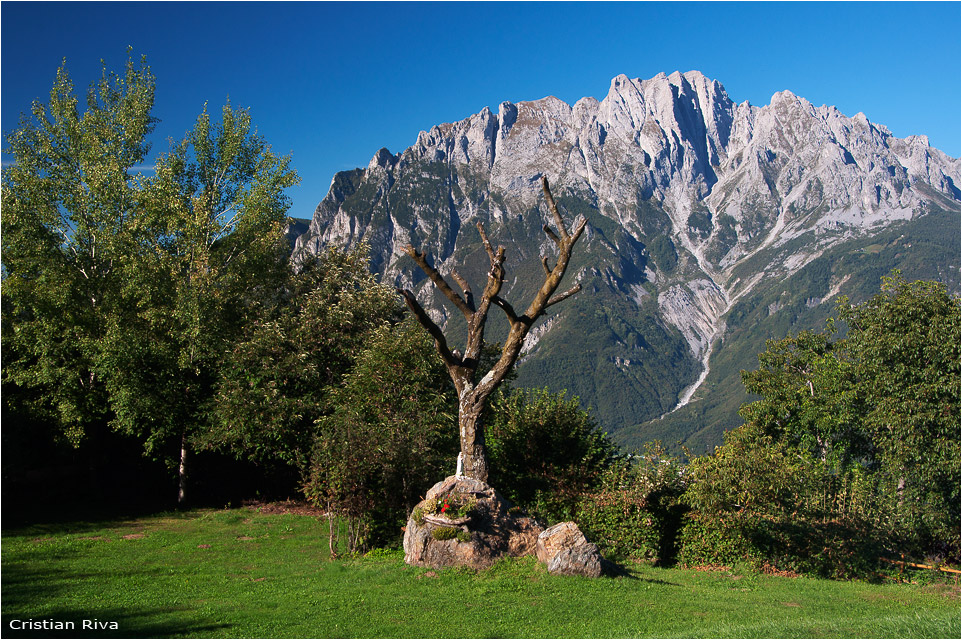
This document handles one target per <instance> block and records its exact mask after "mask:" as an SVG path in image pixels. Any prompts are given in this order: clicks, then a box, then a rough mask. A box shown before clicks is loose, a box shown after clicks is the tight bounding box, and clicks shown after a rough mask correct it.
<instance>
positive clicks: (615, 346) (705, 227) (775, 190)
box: [296, 71, 962, 429]
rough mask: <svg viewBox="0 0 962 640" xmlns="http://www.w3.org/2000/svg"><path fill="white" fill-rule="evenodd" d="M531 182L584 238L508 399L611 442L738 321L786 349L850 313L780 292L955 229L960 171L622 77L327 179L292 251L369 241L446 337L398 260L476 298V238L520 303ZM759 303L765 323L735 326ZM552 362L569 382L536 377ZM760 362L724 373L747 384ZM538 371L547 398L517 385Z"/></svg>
mask: <svg viewBox="0 0 962 640" xmlns="http://www.w3.org/2000/svg"><path fill="white" fill-rule="evenodd" d="M541 175H546V176H547V177H548V178H549V180H550V181H551V183H552V185H553V186H554V187H555V197H556V198H557V199H558V203H559V204H560V205H561V206H562V208H563V209H564V210H565V215H566V216H567V215H571V216H576V215H584V216H585V218H586V219H587V220H588V227H587V228H586V232H585V242H584V246H583V252H584V253H583V254H580V255H581V257H579V258H578V261H579V262H578V263H577V265H578V266H574V268H573V271H572V273H573V276H572V278H573V279H574V280H576V281H577V282H579V283H581V284H582V290H583V292H584V294H583V295H582V296H578V297H576V299H575V300H574V301H573V302H572V303H571V305H569V306H565V305H559V306H558V311H557V312H556V314H555V315H552V317H551V318H549V319H548V320H547V322H546V323H545V324H544V325H542V326H543V327H544V328H543V329H541V330H540V332H537V333H533V334H532V335H534V336H536V337H537V340H533V341H532V343H531V344H529V345H527V348H528V353H527V355H526V356H525V360H524V363H525V364H522V365H521V367H520V369H519V381H520V383H524V384H528V385H530V386H544V385H545V384H552V385H555V386H556V388H558V389H560V388H564V387H567V388H568V389H569V391H571V393H572V394H574V395H579V396H581V398H582V400H583V401H585V402H586V403H589V404H591V405H593V406H595V407H596V408H598V414H599V418H600V419H601V421H602V422H603V423H604V424H606V425H608V426H609V427H610V428H612V429H618V428H620V427H624V426H627V425H630V424H637V423H639V422H642V421H644V420H646V419H648V418H653V417H657V416H658V415H661V414H663V413H666V412H668V411H670V410H672V408H673V407H674V406H675V405H676V404H679V403H682V404H683V403H685V402H688V401H689V400H690V399H691V398H692V397H694V394H695V393H696V390H698V389H699V386H698V385H700V384H701V382H702V381H703V380H704V379H705V378H704V376H707V375H709V371H710V369H711V366H710V365H711V364H712V362H713V360H712V359H713V358H714V357H715V355H714V354H715V353H716V352H718V351H724V350H725V349H727V348H729V347H728V346H727V345H728V341H730V340H737V336H736V333H737V331H738V330H741V331H743V332H744V331H747V329H746V327H745V326H744V325H742V326H741V329H739V328H738V327H739V323H743V322H744V318H746V317H749V316H751V317H752V318H754V319H755V320H757V321H758V322H762V321H763V320H764V319H766V318H768V317H769V316H772V315H775V316H777V317H780V316H778V314H779V313H780V311H779V310H780V309H782V308H783V307H786V308H788V309H789V311H788V312H786V313H789V316H787V318H790V319H785V320H784V321H780V322H781V324H778V325H777V326H778V327H780V330H784V329H785V327H788V326H792V325H791V323H792V322H794V321H795V320H794V319H795V318H800V317H803V316H804V315H805V313H807V310H809V309H814V308H816V307H817V306H818V305H820V304H823V303H829V304H830V302H829V298H831V297H832V295H834V294H832V295H829V292H830V291H836V292H838V291H841V292H842V293H846V294H849V293H851V292H852V289H851V287H853V286H854V285H853V284H852V283H854V282H856V281H857V279H848V280H846V279H845V278H846V276H847V275H849V274H847V273H841V272H838V273H836V272H835V270H836V267H835V266H834V265H835V262H833V260H826V261H824V264H822V265H821V266H820V267H819V268H820V269H821V270H820V271H817V274H819V275H818V278H819V279H818V282H819V284H818V286H817V287H814V288H813V289H812V290H811V292H810V293H809V294H806V297H805V298H804V299H802V300H801V301H796V302H797V304H796V302H791V299H792V296H793V295H794V294H793V293H792V292H793V291H794V289H793V287H795V285H794V284H792V282H794V281H793V280H791V279H792V278H793V277H795V274H797V273H800V272H802V271H803V270H805V269H806V268H807V265H810V264H820V263H818V262H817V261H818V260H819V258H820V256H825V255H835V254H832V253H831V252H833V251H839V252H840V253H838V254H837V256H840V257H839V258H838V260H840V262H838V264H844V265H849V264H862V263H865V264H870V265H875V263H876V261H877V260H876V258H877V257H878V256H879V255H882V254H885V255H888V254H886V252H889V249H888V247H889V246H890V245H891V247H892V248H891V251H890V252H889V253H891V254H892V255H893V256H895V255H903V256H904V255H908V254H909V253H911V251H910V249H911V247H910V246H909V245H906V246H902V245H901V244H900V242H901V241H899V240H891V239H887V240H885V241H884V242H882V241H876V240H871V241H870V240H869V239H870V238H875V237H876V236H877V235H878V234H879V233H881V232H882V231H884V230H885V229H888V228H890V226H891V225H893V224H895V223H899V224H901V225H903V226H902V227H900V229H901V228H904V225H905V224H908V223H914V222H915V221H917V220H919V219H924V218H925V217H926V216H929V215H930V214H931V213H933V212H941V215H943V218H940V219H939V220H940V222H939V224H948V223H947V222H945V220H946V219H948V220H952V219H954V220H955V224H956V226H957V224H958V218H959V200H960V191H959V186H960V184H962V179H960V161H959V160H958V159H953V158H949V157H948V156H946V155H945V154H943V153H941V152H939V151H937V150H934V149H932V148H931V147H929V146H928V139H927V138H926V137H924V136H913V137H909V138H906V139H904V140H900V139H897V138H894V137H893V136H892V135H891V134H890V133H889V132H888V130H887V129H885V128H884V127H882V126H881V125H876V124H873V123H871V122H870V121H869V120H868V118H867V117H866V116H865V115H864V114H858V115H856V116H854V117H851V118H849V117H846V116H845V115H844V114H842V113H841V112H839V111H838V109H836V108H834V107H819V108H815V107H813V106H812V105H811V103H810V102H809V101H808V100H806V99H804V98H801V97H799V96H796V95H795V94H794V93H792V92H791V91H787V90H786V91H780V92H777V93H776V94H775V95H773V96H772V100H771V103H770V104H768V105H766V106H762V107H755V106H752V105H750V104H748V103H747V102H743V103H741V104H739V105H736V104H735V103H734V102H733V101H732V100H731V99H730V98H729V96H728V94H727V93H726V91H725V89H724V87H723V86H722V85H721V83H719V82H718V81H716V80H712V79H709V78H707V77H706V76H705V75H704V74H702V73H701V72H699V71H687V72H685V73H681V72H679V71H675V72H673V73H671V74H670V75H666V74H664V73H661V74H658V75H657V76H655V77H653V78H650V79H648V80H641V79H638V78H635V79H630V78H629V77H628V76H627V75H625V74H619V75H617V76H615V77H614V78H612V80H611V84H610V88H609V91H608V94H607V95H606V96H605V97H604V98H603V99H602V100H600V101H599V100H595V99H594V98H582V99H581V100H578V101H577V102H576V103H575V105H574V106H569V105H568V104H566V103H565V102H563V101H562V100H559V99H558V98H556V97H554V96H547V97H544V98H541V99H538V100H531V101H522V102H518V103H511V102H502V103H501V104H500V105H499V108H498V112H497V114H494V113H492V111H491V110H490V109H488V108H484V109H481V110H480V111H479V112H478V113H476V114H474V115H472V116H470V117H468V118H465V119H463V120H461V121H459V122H454V123H445V124H439V125H437V126H434V127H432V128H430V129H429V130H428V131H423V132H421V133H420V134H419V135H418V138H417V142H416V143H415V144H414V145H412V146H411V147H409V148H408V149H405V150H403V151H401V152H400V153H399V154H396V155H392V154H391V153H390V152H389V151H388V150H387V149H381V150H380V151H378V152H377V153H376V154H375V156H374V157H373V158H372V160H371V162H370V163H369V165H368V167H367V169H359V170H356V171H354V172H345V173H343V174H338V176H336V177H335V180H334V181H333V182H332V187H331V190H330V191H329V192H328V194H327V196H325V198H324V200H322V201H321V203H320V204H319V205H318V207H317V210H316V211H315V214H314V219H313V221H312V223H311V225H310V228H309V230H308V231H307V232H306V233H305V234H304V235H302V236H301V237H299V238H298V240H297V249H296V251H299V252H306V253H315V252H317V251H319V250H320V249H321V248H322V247H323V246H326V245H332V244H333V245H337V246H342V247H344V246H351V245H353V244H355V243H357V242H360V241H366V242H368V243H369V244H370V246H371V252H372V255H371V263H372V265H373V267H374V268H375V269H377V271H378V272H379V273H380V277H381V279H382V280H383V281H385V282H388V283H391V284H394V285H398V284H403V285H404V286H406V287H408V288H411V289H412V290H415V291H416V292H418V294H419V297H420V298H422V299H423V301H424V303H425V304H426V305H428V306H429V307H430V308H431V313H433V314H435V315H436V317H437V319H438V321H439V322H440V323H441V324H445V323H446V322H447V321H448V320H450V321H451V322H457V320H456V316H457V314H455V315H454V316H452V315H451V314H450V311H449V310H447V309H445V307H444V306H443V305H442V304H439V303H437V301H436V300H433V299H432V296H433V295H434V294H433V289H432V288H431V285H430V283H429V282H428V281H426V280H425V279H424V275H423V274H421V273H420V272H418V271H417V270H416V268H415V267H414V265H413V264H412V263H411V262H410V260H408V259H406V258H405V257H404V256H405V253H404V251H403V250H402V247H403V246H404V245H406V244H411V245H413V246H415V247H417V248H419V250H422V251H428V252H430V253H431V254H432V255H433V256H435V257H436V268H438V269H439V270H440V271H442V272H447V271H448V270H450V269H452V268H455V267H457V268H458V269H459V270H460V269H462V268H463V269H464V272H463V273H461V275H463V276H464V277H465V278H466V279H467V280H468V281H469V282H474V280H473V279H474V278H476V279H478V281H479V282H483V280H484V277H485V274H484V273H483V272H478V273H472V272H471V265H475V266H476V263H477V260H476V258H477V251H478V247H477V246H474V245H472V242H475V244H476V238H477V236H473V237H474V240H473V241H472V240H471V237H472V236H471V234H470V233H464V232H463V231H462V230H463V229H465V228H466V227H465V225H467V226H468V227H469V228H470V227H473V226H474V223H475V222H482V223H483V224H484V225H485V227H486V228H487V229H488V233H489V235H490V237H491V239H492V241H495V242H498V243H503V244H504V245H505V246H506V249H507V251H508V255H510V256H511V258H510V260H511V261H513V262H512V276H518V279H517V280H514V281H512V282H510V283H509V282H506V283H505V296H506V299H507V298H510V297H512V296H517V297H525V296H527V295H528V294H531V293H533V292H531V291H528V290H527V289H526V287H528V286H529V284H530V283H528V282H527V279H526V278H527V277H526V275H525V274H529V273H539V272H540V270H541V269H542V265H541V262H540V258H541V255H546V256H548V257H549V259H550V255H551V253H550V252H551V250H552V244H551V243H550V242H546V241H545V237H544V235H543V232H542V231H541V228H542V225H543V224H544V222H546V220H545V219H543V216H544V205H543V196H542V194H541V189H540V187H539V181H538V178H539V176H541ZM945 212H948V213H945ZM953 216H954V218H953ZM566 219H567V218H566ZM899 233H902V231H899ZM926 233H928V232H926ZM938 235H939V234H937V233H936V234H934V235H933V236H932V237H936V236H938ZM942 236H945V234H942ZM892 237H894V238H898V237H899V236H897V235H895V236H892ZM927 237H928V236H927ZM943 239H945V238H943ZM945 241H946V242H950V241H951V238H947V239H945ZM845 243H850V244H851V243H855V244H853V245H852V246H850V247H849V245H846V244H845ZM914 244H916V245H918V246H923V245H925V243H914ZM843 245H844V246H847V247H849V248H846V249H844V250H843V249H839V248H838V247H842V246H843ZM866 246H871V247H873V249H872V253H865V252H863V251H861V248H862V247H866ZM877 246H878V247H883V249H879V250H878V252H875V251H876V247H877ZM925 246H927V245H925ZM940 255H941V254H940ZM852 256H855V257H854V258H853V257H852ZM860 256H861V257H860ZM872 256H875V257H872ZM946 256H949V257H940V258H939V259H938V260H928V261H927V263H928V264H930V266H931V268H932V269H936V270H938V269H941V268H942V267H945V269H944V274H943V271H937V272H936V273H935V275H940V274H941V276H942V277H944V278H950V277H951V278H955V280H957V279H958V247H957V246H956V247H955V249H954V253H952V252H947V253H946ZM951 256H954V257H951ZM862 258H864V260H863V259H862ZM892 259H893V260H894V258H892ZM859 260H861V262H859ZM952 260H954V262H952ZM481 262H484V261H483V260H482V261H481ZM886 264H888V263H886ZM946 265H947V266H946ZM878 268H881V267H878V266H877V265H876V266H873V267H872V269H875V270H874V271H873V270H872V269H869V272H870V273H871V277H872V278H874V279H875V282H872V283H870V286H874V287H877V279H878V276H877V270H878ZM826 274H827V275H826ZM823 276H824V277H823ZM823 280H824V281H823ZM810 281H811V279H809V280H806V281H805V282H810ZM845 282H848V283H849V284H847V285H845V286H843V283H845ZM805 286H806V287H808V286H809V285H808V284H806V285H805ZM859 286H860V287H863V290H864V287H865V286H866V285H865V283H864V282H862V284H859ZM806 290H807V289H806ZM783 292H784V293H783ZM582 300H583V301H582ZM432 301H433V303H432ZM762 301H764V305H765V309H768V311H765V313H762V311H759V310H757V309H755V308H754V307H752V305H754V304H762ZM790 302H791V303H790ZM786 305H787V306H786ZM792 305H795V306H792ZM813 313H814V312H813ZM752 314H754V315H752ZM759 314H760V315H759ZM772 322H774V320H773V321H772ZM452 326H453V325H452ZM766 326H768V325H766ZM772 326H774V325H772ZM804 328H807V327H804ZM766 330H767V329H766ZM733 332H735V333H733ZM492 339H495V340H496V339H499V338H498V336H495V335H493V336H492ZM552 345H553V346H552ZM561 352H563V353H565V354H567V355H564V356H563V357H564V358H566V359H570V360H572V362H574V361H575V360H576V361H577V365H576V366H575V365H572V366H569V367H566V368H565V370H564V371H558V370H557V369H551V365H550V364H549V360H550V358H551V354H552V353H554V354H555V355H557V354H558V353H561ZM757 353H758V351H755V352H754V353H751V354H748V355H747V356H746V357H743V358H742V359H741V360H738V365H739V366H740V367H745V368H749V367H751V366H753V365H754V360H753V358H754V356H755V354H757ZM727 362H729V365H726V366H729V368H731V366H732V365H731V364H730V363H731V362H733V360H728V361H727ZM549 369H551V371H552V376H551V377H550V378H547V379H543V378H538V377H537V375H536V374H535V373H533V372H536V371H548V370H549ZM734 370H735V371H737V370H738V367H736V368H735V369H734ZM586 372H590V373H586ZM699 393H701V391H699ZM609 396H617V398H621V399H622V400H613V399H612V398H611V397H609Z"/></svg>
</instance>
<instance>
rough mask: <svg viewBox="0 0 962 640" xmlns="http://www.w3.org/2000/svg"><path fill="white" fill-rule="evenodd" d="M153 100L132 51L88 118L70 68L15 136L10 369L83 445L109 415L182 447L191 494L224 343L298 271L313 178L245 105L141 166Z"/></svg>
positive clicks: (10, 187) (7, 172) (9, 189)
mask: <svg viewBox="0 0 962 640" xmlns="http://www.w3.org/2000/svg"><path fill="white" fill-rule="evenodd" d="M153 95H154V77H153V75H152V74H151V72H150V69H149V68H148V67H147V66H146V62H145V61H144V60H141V64H140V66H139V67H138V66H136V65H135V64H134V63H133V61H128V63H127V69H126V73H125V75H124V76H123V77H118V76H116V75H114V74H111V73H109V72H107V71H106V69H105V70H104V73H103V76H102V78H101V80H100V81H99V83H97V84H96V85H94V86H93V87H92V88H91V90H90V92H89V93H88V98H87V104H86V110H85V111H84V112H83V114H81V112H80V108H79V105H80V101H79V100H78V98H77V97H76V96H75V94H74V90H73V85H72V83H71V82H70V79H69V75H68V74H67V72H66V68H65V67H64V68H61V70H60V71H59V72H58V74H57V81H56V83H55V85H54V88H53V91H52V92H51V98H50V103H49V105H48V106H44V105H42V104H36V105H34V108H33V116H34V118H33V121H30V120H27V119H25V120H24V121H23V122H22V123H21V126H20V127H19V128H18V129H17V131H15V132H14V133H13V134H11V136H9V138H8V143H9V145H10V152H11V153H12V155H13V156H14V158H15V161H16V163H15V164H14V165H13V166H12V167H10V168H6V169H4V174H3V176H4V177H3V209H4V215H3V261H4V262H3V264H4V271H5V278H4V331H5V336H4V342H5V348H6V347H7V346H10V347H12V353H13V354H15V355H14V357H13V360H12V362H5V365H10V366H5V368H4V376H5V377H6V376H9V379H10V380H11V381H13V382H15V383H16V384H17V385H19V386H21V387H33V388H39V389H42V391H43V395H44V396H46V397H48V398H50V399H51V400H52V402H51V403H50V405H52V407H53V409H54V411H53V414H54V415H56V417H57V418H58V421H59V422H60V423H61V424H62V425H63V429H64V432H65V433H67V434H68V436H69V437H71V438H72V439H73V440H74V441H75V442H76V441H78V440H79V439H80V438H82V437H83V433H84V423H85V422H89V421H91V420H101V421H102V420H107V421H109V422H110V424H111V426H112V427H113V428H115V429H117V430H119V431H122V432H125V433H129V434H132V435H135V436H136V437H137V438H138V439H140V440H141V442H143V444H144V448H145V451H146V452H147V453H149V454H151V455H154V456H161V457H166V456H168V455H170V451H171V449H173V450H176V449H178V448H179V450H180V453H179V456H178V455H177V454H176V453H175V454H174V455H173V458H174V459H175V460H176V459H177V458H179V463H180V469H181V474H180V475H181V479H182V483H181V492H182V493H183V479H184V470H185V467H184V465H185V457H186V452H187V450H188V446H189V439H190V437H191V436H192V435H194V434H196V433H197V432H198V431H200V430H202V429H203V427H204V425H206V424H209V411H210V400H211V396H212V390H213V381H214V380H215V378H216V370H217V367H218V365H219V362H220V358H221V354H222V353H223V352H224V351H225V350H226V347H227V345H229V344H230V343H231V341H232V340H233V338H234V336H235V335H236V334H237V331H238V330H239V327H240V326H241V325H242V324H243V322H244V321H245V319H246V318H247V317H248V315H249V313H250V311H251V310H252V309H253V308H254V307H255V306H256V304H257V300H258V298H259V297H261V296H263V295H265V291H267V290H270V289H271V288H273V287H276V283H277V281H278V280H277V278H278V277H279V275H280V274H282V273H283V270H284V269H285V268H286V255H285V247H286V244H285V242H284V239H283V227H284V223H285V222H286V210H287V208H288V206H289V201H288V199H287V197H286V196H285V195H284V193H283V191H284V189H285V188H287V187H289V186H291V185H293V184H294V183H296V181H297V176H296V173H295V172H294V171H293V170H292V169H291V168H290V166H289V164H290V163H289V159H288V158H280V157H278V156H276V155H274V154H273V152H272V151H271V149H270V147H269V146H268V145H267V144H266V142H265V141H264V140H263V139H262V138H261V137H260V136H258V135H257V134H256V132H255V131H254V130H253V127H252V124H251V117H250V114H249V113H248V112H247V111H246V110H244V109H233V108H231V106H230V105H229V104H228V105H227V106H225V107H224V109H223V112H222V117H221V120H220V121H219V122H214V121H212V119H211V117H210V115H209V114H208V113H207V110H206V108H205V109H204V111H203V113H202V114H201V115H200V117H198V119H197V122H196V124H195V126H194V128H193V129H192V130H191V131H190V132H189V133H188V134H187V136H186V137H185V139H184V140H183V141H181V142H180V143H178V144H176V145H174V147H173V149H172V150H171V151H170V152H169V153H167V154H165V155H163V156H161V157H160V159H159V160H158V161H157V163H156V166H155V174H154V175H153V176H150V177H144V176H140V175H138V174H137V173H136V171H137V170H138V168H139V167H140V165H141V164H142V163H143V162H144V161H145V160H146V159H147V153H148V150H149V145H148V144H147V141H146V140H147V135H148V134H149V133H150V131H151V129H152V127H153V123H154V119H153V118H152V116H151V115H150V111H151V108H152V106H153ZM178 444H179V447H178Z"/></svg>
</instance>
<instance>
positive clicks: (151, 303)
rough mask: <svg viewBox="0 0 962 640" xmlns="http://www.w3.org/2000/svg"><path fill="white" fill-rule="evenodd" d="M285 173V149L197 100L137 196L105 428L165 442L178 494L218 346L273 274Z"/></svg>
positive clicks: (229, 340) (112, 334) (108, 349)
mask: <svg viewBox="0 0 962 640" xmlns="http://www.w3.org/2000/svg"><path fill="white" fill-rule="evenodd" d="M296 182H297V175H296V173H295V172H294V171H293V170H292V169H291V168H290V166H289V158H281V157H278V156H276V155H274V153H273V152H272V151H271V149H270V147H269V146H268V145H267V144H266V142H265V141H264V140H263V138H261V137H260V136H258V135H257V134H256V132H255V131H254V130H253V128H252V124H251V117H250V114H249V113H248V112H247V111H246V110H244V109H233V108H232V107H231V106H230V104H228V105H226V106H225V107H224V109H223V112H222V118H221V121H220V122H212V120H211V118H210V115H209V114H208V113H207V110H206V108H205V109H204V111H203V113H202V114H201V115H200V116H199V117H198V119H197V122H196V124H195V126H194V128H193V130H192V131H190V132H189V133H188V135H187V136H186V138H185V139H184V140H183V141H181V142H180V143H178V144H177V145H175V146H174V148H173V150H172V151H171V152H170V153H169V154H166V155H164V156H162V157H161V159H160V160H159V161H158V163H157V168H156V176H155V177H154V178H152V179H150V180H148V181H147V183H146V184H145V185H144V189H143V191H142V193H141V197H140V204H141V207H142V208H141V210H140V211H139V212H138V213H139V215H138V216H137V218H136V226H137V245H136V247H134V248H133V249H132V250H131V252H130V259H129V260H128V261H126V263H125V270H124V278H125V283H126V286H125V290H126V294H127V297H128V298H130V299H132V300H134V301H135V306H134V307H133V308H131V309H129V310H127V312H126V313H119V314H115V315H114V316H112V317H111V323H110V327H109V333H108V340H106V342H105V353H104V361H105V363H106V364H107V365H108V366H109V368H110V370H111V371H113V372H116V375H112V376H110V377H109V378H108V380H107V386H108V389H109V393H110V401H111V407H112V409H113V411H114V414H115V417H114V420H113V423H114V426H115V427H116V428H118V429H120V430H122V431H124V432H127V433H131V434H133V435H136V436H137V437H138V438H140V439H141V440H142V441H143V442H144V443H145V447H146V450H147V452H148V453H151V454H156V453H157V452H159V451H162V450H163V449H165V448H167V449H169V448H170V446H171V443H172V442H173V443H176V444H175V445H174V447H175V450H179V451H177V456H176V464H177V466H178V475H179V497H178V500H179V502H181V503H183V502H184V501H185V495H186V477H187V458H188V452H189V451H190V449H191V446H192V440H193V439H194V438H196V437H198V436H199V435H200V434H203V432H204V431H206V430H207V429H209V428H210V426H211V424H212V422H213V419H212V417H211V413H212V406H211V405H212V401H213V397H214V389H215V386H214V385H215V382H216V379H217V373H218V368H219V366H220V364H221V361H222V359H223V354H224V353H225V352H226V351H227V350H228V349H229V348H230V346H231V345H232V344H233V342H234V340H236V338H237V336H238V335H239V334H240V331H241V329H242V328H243V326H244V324H245V322H246V321H248V320H249V319H250V318H251V317H253V316H254V314H255V312H256V309H257V307H258V305H259V304H260V302H261V301H262V300H263V299H264V298H265V296H269V295H270V292H271V291H272V290H275V289H276V288H277V287H278V286H279V285H280V283H281V282H282V278H283V275H284V272H285V270H286V268H287V266H286V241H285V239H284V235H283V230H284V226H285V223H286V221H287V218H286V212H287V209H288V208H289V200H288V198H287V197H286V196H285V195H284V189H285V188H287V187H289V186H291V185H293V184H295V183H296ZM177 444H179V447H178V446H177Z"/></svg>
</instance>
